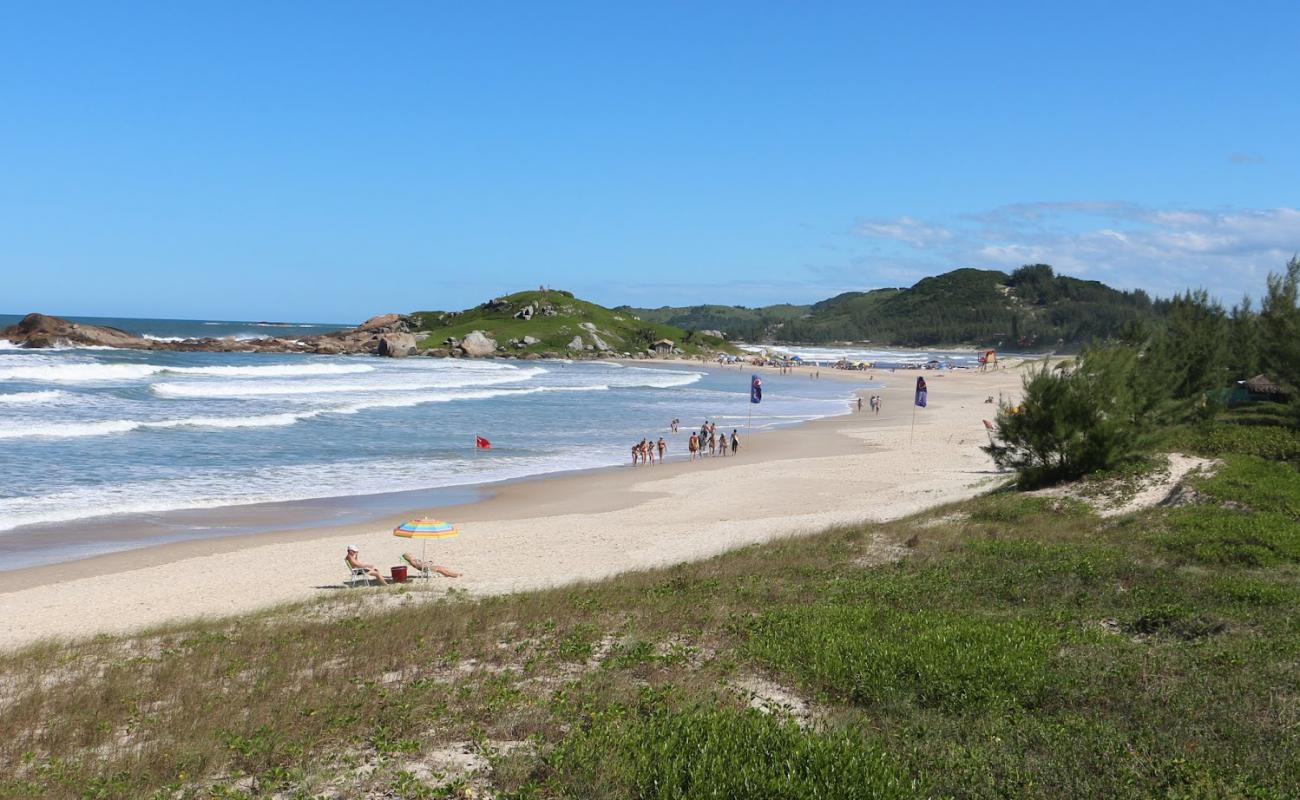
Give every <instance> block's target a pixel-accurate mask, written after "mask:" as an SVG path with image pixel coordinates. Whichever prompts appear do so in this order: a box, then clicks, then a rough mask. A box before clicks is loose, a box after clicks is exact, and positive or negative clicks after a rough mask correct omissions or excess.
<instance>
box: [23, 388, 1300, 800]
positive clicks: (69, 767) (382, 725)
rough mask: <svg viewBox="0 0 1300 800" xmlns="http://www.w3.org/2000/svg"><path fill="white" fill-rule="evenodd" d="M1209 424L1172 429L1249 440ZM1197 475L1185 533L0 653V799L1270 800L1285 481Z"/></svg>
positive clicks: (1127, 521) (1268, 473)
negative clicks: (0, 723)
mask: <svg viewBox="0 0 1300 800" xmlns="http://www.w3.org/2000/svg"><path fill="white" fill-rule="evenodd" d="M1234 413H1237V412H1228V413H1224V414H1221V415H1220V416H1219V417H1218V418H1215V419H1211V420H1208V421H1203V422H1201V423H1198V426H1199V427H1198V428H1197V430H1202V431H1207V432H1209V434H1210V435H1211V438H1213V432H1214V431H1216V430H1220V429H1229V428H1233V427H1242V428H1243V429H1246V428H1249V429H1257V428H1260V426H1258V425H1253V426H1237V425H1236V424H1235V422H1234V421H1233V416H1234ZM1242 413H1243V417H1246V416H1250V415H1255V416H1258V415H1257V414H1255V412H1249V411H1247V412H1242ZM1265 416H1267V415H1265ZM1222 458H1223V459H1224V463H1223V466H1222V467H1221V468H1220V469H1219V470H1218V472H1217V473H1215V474H1213V475H1212V476H1202V477H1199V478H1197V479H1195V480H1194V481H1193V488H1194V489H1195V492H1196V496H1197V497H1198V498H1199V504H1198V505H1190V506H1182V507H1177V508H1153V509H1150V510H1147V511H1143V512H1140V513H1138V514H1136V515H1132V516H1129V517H1124V518H1120V519H1117V520H1103V519H1102V518H1099V517H1097V516H1095V515H1094V514H1093V513H1091V512H1090V510H1089V508H1088V507H1087V506H1086V505H1084V504H1083V503H1082V502H1080V501H1078V500H1065V499H1061V498H1053V497H1045V496H1034V495H1024V494H1017V493H1012V492H997V493H994V494H991V495H988V496H985V497H981V498H977V499H974V500H971V501H969V502H965V503H961V504H957V505H955V506H950V507H946V508H941V509H936V510H934V511H931V512H928V513H926V514H924V515H921V516H919V517H915V518H911V519H905V520H901V521H898V522H894V523H889V524H884V525H866V526H857V527H849V528H842V529H837V530H830V531H826V532H823V533H820V534H817V535H814V536H809V537H802V538H798V539H791V540H785V541H780V542H775V543H771V544H767V545H763V546H755V547H748V548H745V549H742V550H739V551H735V552H732V553H728V554H726V555H723V556H720V557H718V558H714V559H711V560H709V561H705V562H701V563H695V564H683V565H679V566H675V567H672V568H668V569H662V570H656V571H650V572H644V573H638V574H630V575H625V576H621V577H619V578H616V579H612V580H608V581H602V582H599V583H593V584H587V585H581V586H575V587H569V588H563V589H556V590H552V591H545V592H532V593H524V594H518V595H511V596H504V597H497V598H491V599H484V600H479V601H471V600H466V599H463V598H461V597H458V596H456V595H449V596H446V597H443V598H442V599H440V600H437V601H435V602H434V604H433V605H430V604H428V603H426V602H411V603H407V604H402V603H401V601H402V600H403V599H404V598H414V597H418V596H419V595H420V592H419V591H418V590H416V591H412V592H404V590H403V589H401V588H395V589H388V590H378V589H376V590H374V591H370V592H362V591H358V592H349V593H344V594H342V595H341V596H339V597H336V598H332V599H329V600H325V601H321V602H318V603H312V604H308V605H304V606H296V607H292V608H285V609H277V610H273V611H269V612H267V613H264V614H260V615H255V616H250V617H243V618H239V619H235V620H231V621H227V622H204V623H195V624H186V625H178V626H173V627H169V628H166V629H162V630H157V631H153V632H149V633H146V634H142V635H139V636H133V637H125V638H109V637H101V638H98V639H95V640H93V641H90V642H85V643H79V644H75V645H47V646H40V647H35V648H31V649H28V650H26V651H24V652H20V653H15V654H9V655H6V656H3V657H0V715H3V718H4V720H5V731H6V736H5V738H4V739H3V740H0V764H3V765H4V766H5V769H4V770H3V773H0V798H6V799H7V798H28V797H36V796H39V797H50V798H81V797H96V798H117V797H121V798H128V797H129V798H138V797H148V798H152V797H157V798H163V797H168V798H173V797H176V798H251V797H266V798H270V797H286V798H297V797H301V798H312V797H319V796H387V797H395V798H434V797H468V796H482V793H483V792H485V791H486V792H492V793H494V794H495V795H496V796H498V797H503V798H621V797H632V798H698V797H735V796H755V797H789V798H839V797H960V798H1005V797H1018V798H1019V797H1024V798H1057V797H1117V798H1142V797H1152V796H1160V797H1177V798H1193V797H1238V798H1284V797H1292V796H1294V791H1295V784H1294V780H1293V776H1294V765H1295V764H1296V763H1300V737H1297V736H1295V735H1294V733H1295V730H1296V727H1297V726H1298V725H1300V695H1297V689H1296V687H1297V684H1296V677H1295V663H1296V654H1297V653H1300V626H1297V624H1296V618H1295V615H1294V607H1295V604H1296V603H1297V601H1300V510H1298V509H1297V497H1300V472H1297V471H1296V468H1295V467H1294V466H1293V465H1291V464H1288V463H1284V462H1280V461H1277V460H1271V459H1265V458H1260V457H1257V456H1254V455H1243V454H1239V453H1235V452H1226V453H1223V454H1222ZM901 542H907V543H908V546H909V547H908V548H903V550H904V551H905V552H906V553H907V557H905V558H903V559H901V560H899V561H889V560H887V559H882V558H880V557H879V555H874V556H873V554H878V553H879V552H880V550H879V547H878V545H879V544H880V543H901ZM909 548H910V549H909ZM384 599H389V600H391V601H394V602H390V603H385V604H384V605H385V606H387V608H386V610H384V609H376V608H373V607H372V605H371V603H370V601H378V600H384ZM754 687H757V688H754ZM758 708H761V709H762V710H756V709H758ZM783 708H788V709H789V710H788V711H784V710H782V709H783ZM447 753H451V754H453V755H454V756H455V757H454V758H448V757H447V755H446V754H447ZM457 759H459V761H458V760H457ZM467 761H468V763H470V764H471V765H472V766H473V767H474V769H473V770H471V771H466V767H465V765H466V763H467ZM458 764H459V766H458ZM471 792H478V794H477V795H472V794H471Z"/></svg>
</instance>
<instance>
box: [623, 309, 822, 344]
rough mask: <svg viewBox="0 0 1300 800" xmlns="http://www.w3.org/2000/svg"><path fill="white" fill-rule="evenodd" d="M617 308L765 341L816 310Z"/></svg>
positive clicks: (686, 326) (652, 318) (682, 325)
mask: <svg viewBox="0 0 1300 800" xmlns="http://www.w3.org/2000/svg"><path fill="white" fill-rule="evenodd" d="M614 310H615V311H617V312H619V313H629V314H635V315H636V316H638V317H640V318H641V319H644V320H648V321H650V322H661V323H663V324H665V325H675V326H676V327H678V328H684V329H686V330H699V331H721V332H722V333H725V334H726V335H727V338H728V339H736V340H739V341H743V342H762V341H767V340H769V339H772V338H774V337H778V336H779V334H780V329H781V325H782V324H783V323H786V322H789V321H791V320H797V319H800V318H802V317H804V316H806V315H807V314H808V313H809V312H811V311H812V306H795V305H789V304H788V303H783V304H780V305H775V306H763V307H762V308H746V307H744V306H720V305H702V306H686V307H683V308H673V307H671V306H662V307H660V308H631V307H629V306H619V307H618V308H616V309H614Z"/></svg>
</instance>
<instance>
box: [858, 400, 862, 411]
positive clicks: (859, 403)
mask: <svg viewBox="0 0 1300 800" xmlns="http://www.w3.org/2000/svg"><path fill="white" fill-rule="evenodd" d="M858 413H859V414H861V413H862V398H861V397H859V398H858Z"/></svg>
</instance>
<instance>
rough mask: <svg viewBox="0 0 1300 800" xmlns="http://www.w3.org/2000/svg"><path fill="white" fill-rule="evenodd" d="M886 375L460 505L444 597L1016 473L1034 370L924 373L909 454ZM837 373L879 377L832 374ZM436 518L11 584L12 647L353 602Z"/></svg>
mask: <svg viewBox="0 0 1300 800" xmlns="http://www.w3.org/2000/svg"><path fill="white" fill-rule="evenodd" d="M638 363H645V362H638ZM677 363H679V364H680V362H677ZM745 369H746V370H752V368H750V367H745ZM874 374H875V378H876V380H877V381H882V382H884V383H885V384H886V388H885V389H883V390H878V389H863V390H862V393H863V394H870V393H879V394H881V395H883V398H884V403H883V410H882V412H881V413H880V415H879V416H876V415H874V414H872V413H870V411H869V409H867V408H866V403H865V401H864V404H863V405H864V411H863V412H862V413H850V414H846V415H844V416H841V417H834V418H830V419H824V420H818V421H815V422H811V423H808V424H805V425H801V426H798V427H796V428H790V429H786V430H779V431H773V432H769V433H763V434H755V435H754V436H753V437H752V438H748V439H745V438H744V437H742V440H743V441H744V446H743V447H742V449H741V452H740V454H739V455H738V456H736V457H730V456H729V457H727V458H708V459H705V462H704V463H696V464H690V463H687V462H686V461H685V460H679V461H674V460H670V461H669V462H668V463H666V464H662V465H656V466H650V467H639V468H636V469H633V468H631V467H622V468H611V469H606V470H597V471H591V472H584V473H574V474H571V475H566V476H562V477H555V478H544V479H538V480H531V481H524V482H520V483H513V484H506V485H503V486H501V487H500V488H499V490H498V491H497V492H496V493H495V494H494V495H493V496H492V497H491V498H489V499H486V500H484V501H482V502H479V503H475V504H472V505H463V506H457V507H455V508H454V509H448V510H446V511H445V514H446V515H447V516H450V517H453V518H454V519H455V521H456V522H457V524H458V525H459V527H460V529H461V535H460V537H459V538H456V539H450V540H439V541H433V542H430V543H429V555H430V558H431V560H434V561H437V562H438V563H442V564H446V565H448V566H450V567H453V568H454V569H456V570H459V571H461V572H463V577H461V578H457V579H450V580H449V579H439V578H436V577H435V579H434V581H433V591H432V592H430V596H438V595H440V594H441V593H442V592H443V591H444V589H445V587H449V586H456V587H460V588H463V589H465V590H467V591H468V592H470V593H471V594H475V595H482V594H493V593H504V592H510V591H514V590H521V589H532V588H539V587H545V586H553V585H557V584H563V583H568V582H573V581H581V580H592V579H599V578H604V577H607V576H611V575H616V574H618V573H621V572H625V571H629V570H636V569H644V568H648V567H654V566H661V565H667V564H674V563H678V562H682V561H688V560H693V559H701V558H706V557H709V556H712V555H715V554H717V553H720V552H723V551H725V550H728V549H732V548H735V547H738V546H741V545H746V544H750V543H754V542H762V541H767V540H770V539H774V538H778V537H782V536H790V535H796V534H800V533H807V532H812V531H816V530H819V529H822V528H824V527H827V526H830V525H837V524H845V523H854V522H861V521H883V520H888V519H895V518H898V517H902V516H906V515H908V514H911V513H913V512H916V511H918V510H921V509H924V508H927V507H930V506H934V505H938V504H942V503H946V502H951V501H954V500H958V499H961V498H965V497H969V496H971V495H974V494H976V493H978V492H980V491H982V490H984V489H986V488H988V487H990V486H991V485H992V484H993V483H994V482H995V481H996V480H997V479H998V478H999V475H998V473H996V472H995V470H994V467H993V465H992V463H991V461H990V460H989V458H988V457H987V456H986V455H984V453H983V452H982V451H980V449H979V445H981V444H983V443H985V442H986V434H985V431H984V426H983V423H982V422H981V420H983V419H992V418H993V415H994V413H995V410H996V407H995V406H992V405H988V404H986V403H985V402H984V399H985V397H987V396H990V395H991V396H993V397H995V398H997V397H998V396H999V395H1006V396H1007V397H1008V398H1010V397H1011V396H1014V395H1016V394H1017V393H1018V392H1019V389H1020V370H1019V369H1005V368H1004V369H1000V370H997V371H994V372H990V373H984V374H981V373H977V372H973V371H970V372H968V371H961V370H959V371H956V372H949V373H945V374H936V373H934V372H926V373H924V375H925V377H926V380H927V382H928V383H929V387H930V405H929V407H928V408H925V409H920V410H919V411H918V413H917V414H916V433H915V440H914V441H912V442H910V443H909V431H910V427H911V423H912V405H911V400H912V391H913V386H914V384H915V380H916V376H917V374H918V373H917V372H914V371H906V370H900V371H898V372H897V373H888V372H877V373H874ZM821 376H822V380H828V379H829V380H843V381H846V382H851V383H859V384H861V383H865V382H866V380H867V375H865V374H863V373H844V372H837V371H835V370H830V369H823V370H821ZM850 388H851V387H846V389H850ZM847 393H848V392H847V391H846V394H847ZM664 435H665V438H667V439H668V440H669V455H670V457H674V456H675V457H680V456H681V455H682V454H683V453H684V452H685V451H686V439H687V437H688V436H689V433H688V432H686V431H683V432H682V433H679V434H677V435H675V436H674V435H671V434H668V433H665V434H664ZM426 513H427V514H431V515H434V516H441V515H442V514H440V513H439V510H438V509H412V510H411V511H409V512H407V513H404V514H402V515H399V516H397V517H394V518H390V519H383V520H378V521H376V522H374V523H369V524H364V525H353V526H343V527H337V528H329V529H318V530H314V531H293V532H285V533H276V534H261V535H256V536H243V537H229V538H225V539H213V540H204V541H191V542H184V543H177V544H169V545H161V546H158V547H152V548H148V549H145V550H136V551H130V552H126V553H115V554H112V555H107V556H101V557H97V558H91V559H85V560H83V561H78V562H74V563H71V564H68V565H62V566H57V567H34V568H31V569H26V570H16V571H11V572H4V573H0V606H3V609H4V614H3V617H2V618H0V649H5V650H8V649H13V648H17V647H21V646H23V645H26V644H30V643H33V642H35V641H38V640H40V639H42V638H49V637H59V638H67V637H84V636H92V635H95V634H101V633H122V632H127V631H133V630H138V629H141V628H145V627H149V626H153V625H158V624H161V623H165V622H171V621H175V620H178V619H184V618H193V617H200V616H207V617H211V616H224V615H229V614H238V613H242V612H248V611H253V610H256V609H260V608H265V607H267V606H270V605H275V604H279V603H284V602H289V601H297V600H306V599H310V598H312V597H314V596H318V595H321V594H326V593H332V592H338V591H351V590H345V589H343V588H342V586H341V581H342V579H344V578H345V577H346V576H347V570H346V568H345V567H344V564H343V555H344V550H345V548H346V546H347V545H348V544H349V543H355V544H357V545H359V546H360V548H361V556H362V560H363V561H368V562H370V563H373V564H376V565H377V566H379V567H380V568H381V569H383V571H384V572H385V573H387V568H388V567H389V566H391V565H393V564H399V563H401V562H400V560H399V556H400V554H401V552H403V550H413V551H414V552H416V553H418V552H419V549H420V545H419V543H418V542H416V543H412V542H410V541H408V540H405V539H397V538H395V537H393V536H392V534H391V530H392V528H393V527H394V526H395V525H396V524H398V523H399V522H400V521H401V520H403V519H409V518H411V517H413V516H422V515H424V514H426ZM355 591H366V590H361V589H358V590H355Z"/></svg>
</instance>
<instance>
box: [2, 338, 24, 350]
mask: <svg viewBox="0 0 1300 800" xmlns="http://www.w3.org/2000/svg"><path fill="white" fill-rule="evenodd" d="M22 349H23V348H21V347H19V346H18V345H16V344H14V343H13V342H11V341H9V340H8V339H0V350H22Z"/></svg>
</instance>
